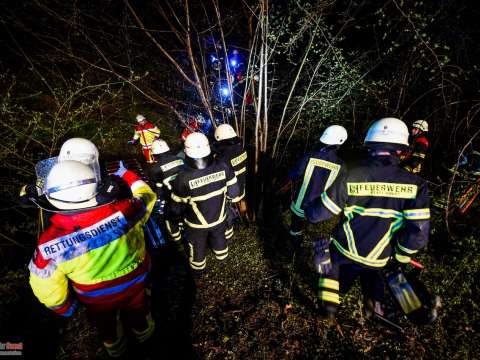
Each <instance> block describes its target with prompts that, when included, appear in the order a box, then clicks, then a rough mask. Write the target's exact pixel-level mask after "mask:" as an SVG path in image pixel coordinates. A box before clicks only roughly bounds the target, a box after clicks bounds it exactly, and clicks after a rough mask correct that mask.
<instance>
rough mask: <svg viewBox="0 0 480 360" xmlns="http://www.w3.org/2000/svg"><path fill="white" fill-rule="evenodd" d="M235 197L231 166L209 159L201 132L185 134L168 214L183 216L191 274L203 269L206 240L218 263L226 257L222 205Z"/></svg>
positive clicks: (235, 189) (237, 195)
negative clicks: (182, 157)
mask: <svg viewBox="0 0 480 360" xmlns="http://www.w3.org/2000/svg"><path fill="white" fill-rule="evenodd" d="M239 195H240V191H239V188H238V183H237V177H236V176H235V173H234V171H233V169H232V167H231V166H229V165H227V164H225V163H224V162H222V161H219V160H214V159H213V157H212V155H211V151H210V145H209V143H208V139H207V137H206V136H205V135H203V134H201V133H192V134H190V135H188V137H187V138H186V140H185V169H184V170H183V171H181V172H180V173H179V174H178V176H177V178H176V179H175V181H174V182H173V189H172V200H173V202H172V214H173V215H174V216H176V217H177V218H178V217H179V216H180V215H181V214H183V221H184V223H185V228H186V229H185V236H186V238H187V240H188V244H189V247H190V258H189V261H190V266H191V268H192V269H193V270H194V271H200V272H201V271H202V270H203V269H205V266H206V248H207V240H208V241H209V243H210V246H211V248H212V250H213V252H214V254H215V257H216V258H217V259H218V260H223V259H225V258H226V257H227V256H228V246H227V240H226V238H225V228H226V206H227V201H235V200H237V199H238V198H239ZM177 221H178V220H177ZM196 273H197V274H199V272H196Z"/></svg>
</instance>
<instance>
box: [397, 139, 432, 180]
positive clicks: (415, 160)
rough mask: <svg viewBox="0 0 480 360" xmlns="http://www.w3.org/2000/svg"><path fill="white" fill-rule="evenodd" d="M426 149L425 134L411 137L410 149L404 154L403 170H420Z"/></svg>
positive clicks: (417, 171) (415, 172) (414, 171)
mask: <svg viewBox="0 0 480 360" xmlns="http://www.w3.org/2000/svg"><path fill="white" fill-rule="evenodd" d="M427 151H428V140H427V138H426V137H425V135H423V134H420V135H419V136H416V137H415V138H414V139H413V143H412V145H411V150H410V151H409V152H408V153H407V154H406V155H405V157H404V159H403V162H402V166H403V167H404V168H405V170H407V171H410V172H412V173H414V174H417V173H419V172H420V171H422V164H423V162H424V161H425V156H426V155H427Z"/></svg>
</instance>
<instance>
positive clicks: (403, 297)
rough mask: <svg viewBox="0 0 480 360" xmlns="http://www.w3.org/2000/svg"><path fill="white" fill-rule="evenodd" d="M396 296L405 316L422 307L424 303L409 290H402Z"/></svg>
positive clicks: (396, 292)
mask: <svg viewBox="0 0 480 360" xmlns="http://www.w3.org/2000/svg"><path fill="white" fill-rule="evenodd" d="M395 294H396V295H397V296H396V298H397V300H398V302H399V303H400V306H401V308H402V310H403V311H404V312H405V314H410V313H411V312H413V311H415V310H417V309H420V308H421V307H422V303H421V302H420V300H419V299H418V297H417V295H416V294H415V293H413V292H411V291H409V289H406V288H402V289H401V290H400V291H398V290H397V291H395Z"/></svg>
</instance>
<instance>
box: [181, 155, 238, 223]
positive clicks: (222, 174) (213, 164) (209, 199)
mask: <svg viewBox="0 0 480 360" xmlns="http://www.w3.org/2000/svg"><path fill="white" fill-rule="evenodd" d="M209 161H210V163H209V164H208V166H206V167H205V168H202V169H198V168H195V167H192V166H190V165H189V162H188V160H187V161H186V164H185V166H184V168H183V171H181V172H180V173H179V174H178V176H177V179H176V180H175V182H174V190H173V194H172V199H173V200H174V201H177V202H183V203H185V204H189V206H187V208H186V210H185V222H186V224H187V225H189V226H191V227H193V228H198V229H207V228H210V227H213V226H215V225H217V224H219V223H221V222H222V221H223V220H225V216H226V207H225V205H226V204H225V202H226V199H227V196H228V195H227V191H228V187H229V186H231V185H233V184H235V183H236V181H237V180H236V177H235V175H234V173H233V171H232V170H231V168H230V167H229V166H228V165H227V164H225V163H224V162H223V161H221V160H213V159H210V160H209Z"/></svg>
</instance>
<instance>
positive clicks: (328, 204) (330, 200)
mask: <svg viewBox="0 0 480 360" xmlns="http://www.w3.org/2000/svg"><path fill="white" fill-rule="evenodd" d="M345 181H346V176H345V174H344V175H343V176H342V178H340V179H337V181H335V182H334V183H333V185H332V186H331V187H330V188H329V189H328V190H326V191H324V192H323V193H322V195H321V196H320V197H318V198H316V199H315V200H313V201H312V202H311V203H310V204H309V205H307V207H306V208H305V216H306V218H307V219H308V221H309V222H311V223H318V222H321V221H325V220H328V219H330V218H332V217H333V216H335V215H338V214H340V213H341V212H342V209H343V206H344V204H345V202H346V201H347V193H346V191H345V188H346V186H345V184H346V182H345Z"/></svg>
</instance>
